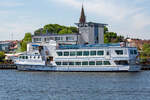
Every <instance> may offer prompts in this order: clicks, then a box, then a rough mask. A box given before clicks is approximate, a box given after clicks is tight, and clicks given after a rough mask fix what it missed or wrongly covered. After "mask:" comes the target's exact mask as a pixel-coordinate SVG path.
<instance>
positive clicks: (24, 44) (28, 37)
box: [20, 33, 32, 51]
mask: <svg viewBox="0 0 150 100" xmlns="http://www.w3.org/2000/svg"><path fill="white" fill-rule="evenodd" d="M31 41H32V35H31V33H26V34H25V37H24V39H23V40H22V42H21V43H20V45H21V51H26V50H27V43H29V42H31Z"/></svg>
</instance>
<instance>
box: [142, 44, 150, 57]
mask: <svg viewBox="0 0 150 100" xmlns="http://www.w3.org/2000/svg"><path fill="white" fill-rule="evenodd" d="M142 56H143V57H150V44H147V43H145V44H144V45H143V48H142Z"/></svg>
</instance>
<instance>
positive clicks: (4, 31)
mask: <svg viewBox="0 0 150 100" xmlns="http://www.w3.org/2000/svg"><path fill="white" fill-rule="evenodd" d="M83 1H84V8H85V13H86V16H87V20H88V21H93V22H99V23H106V24H109V25H108V28H109V30H110V31H113V32H117V33H118V34H119V35H123V36H125V37H127V36H129V37H131V38H141V39H150V0H0V40H8V39H11V34H13V39H22V38H23V37H24V34H25V33H26V32H32V33H33V32H34V30H36V29H38V28H41V27H43V26H44V25H45V24H50V23H52V24H53V23H57V24H61V25H68V26H70V25H73V26H74V23H75V22H78V20H79V16H80V11H81V6H82V3H83Z"/></svg>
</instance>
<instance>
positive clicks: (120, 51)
mask: <svg viewBox="0 0 150 100" xmlns="http://www.w3.org/2000/svg"><path fill="white" fill-rule="evenodd" d="M115 52H116V54H117V55H123V50H115Z"/></svg>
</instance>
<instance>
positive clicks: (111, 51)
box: [15, 41, 141, 72]
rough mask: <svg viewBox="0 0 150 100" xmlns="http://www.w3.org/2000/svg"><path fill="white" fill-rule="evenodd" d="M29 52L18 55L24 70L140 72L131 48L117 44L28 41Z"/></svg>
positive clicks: (18, 60)
mask: <svg viewBox="0 0 150 100" xmlns="http://www.w3.org/2000/svg"><path fill="white" fill-rule="evenodd" d="M28 48H30V52H27V53H25V54H23V55H20V57H19V58H18V59H16V61H15V63H16V65H17V68H18V70H27V71H64V72H70V71H75V72H80V71H82V72H89V71H93V72H99V71H140V69H141V67H140V66H139V65H138V61H139V59H138V52H137V48H135V47H128V46H123V45H120V44H95V45H67V46H57V44H56V42H55V41H51V42H49V43H40V44H39V43H31V44H30V45H28Z"/></svg>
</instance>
